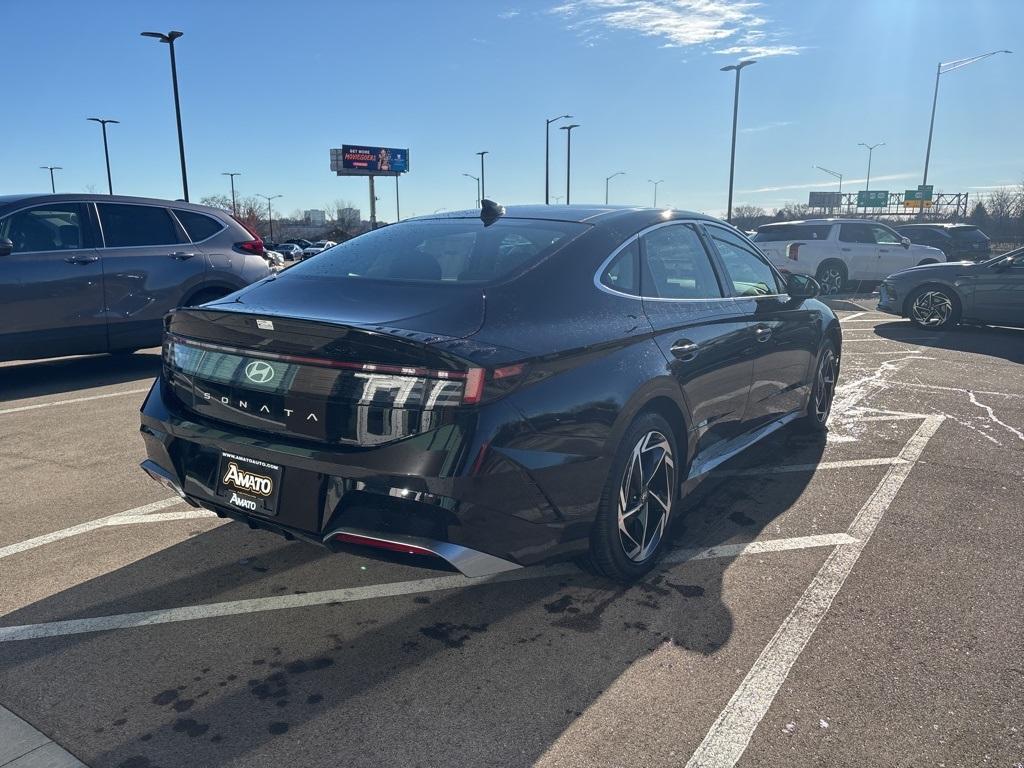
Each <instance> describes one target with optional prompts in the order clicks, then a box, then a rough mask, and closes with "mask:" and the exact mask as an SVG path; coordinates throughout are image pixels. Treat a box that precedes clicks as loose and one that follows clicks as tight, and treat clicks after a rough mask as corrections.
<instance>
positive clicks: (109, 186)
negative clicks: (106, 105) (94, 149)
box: [85, 117, 121, 195]
mask: <svg viewBox="0 0 1024 768" xmlns="http://www.w3.org/2000/svg"><path fill="white" fill-rule="evenodd" d="M85 119H86V120H91V121H92V122H94V123H99V124H100V126H101V127H102V128H103V157H104V158H105V159H106V161H107V192H108V193H109V194H111V195H112V194H114V183H113V182H112V181H111V180H110V150H109V149H107V123H120V122H121V121H120V120H109V119H106V118H102V117H87V118H85Z"/></svg>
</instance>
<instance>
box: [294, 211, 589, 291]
mask: <svg viewBox="0 0 1024 768" xmlns="http://www.w3.org/2000/svg"><path fill="white" fill-rule="evenodd" d="M587 228H588V225H586V224H579V223H575V222H564V221H538V220H528V219H500V220H498V221H496V222H494V223H492V224H490V225H489V226H485V225H484V223H483V222H482V221H481V220H480V219H444V220H425V221H410V222H406V223H403V224H393V225H391V226H389V227H384V228H382V229H378V230H376V231H374V232H368V233H367V234H365V235H361V236H360V237H357V238H354V239H352V240H349V241H348V242H346V243H342V244H341V245H336V246H334V247H333V248H331V249H330V250H329V251H325V252H324V253H323V254H322V255H321V256H318V257H317V258H316V260H315V261H311V262H308V263H304V264H303V265H301V266H300V267H298V268H297V269H295V270H292V271H293V272H298V273H301V274H304V275H307V276H324V277H348V278H362V279H370V280H419V281H430V282H438V283H477V282H491V281H493V280H497V279H500V278H503V277H505V276H507V275H509V274H511V273H513V272H515V271H518V270H520V269H522V268H524V267H527V266H530V265H532V264H535V263H537V262H539V261H541V260H542V259H544V258H545V257H547V256H549V255H550V254H552V253H554V252H555V251H556V250H558V249H559V248H560V247H562V245H564V244H565V243H567V242H569V240H571V239H573V238H574V237H576V236H577V235H579V234H580V233H582V232H584V231H585V230H586V229H587Z"/></svg>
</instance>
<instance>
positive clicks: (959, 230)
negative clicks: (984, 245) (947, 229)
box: [951, 227, 988, 243]
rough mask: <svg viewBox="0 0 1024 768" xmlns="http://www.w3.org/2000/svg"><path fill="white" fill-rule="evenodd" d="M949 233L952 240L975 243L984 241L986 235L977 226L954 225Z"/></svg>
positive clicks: (986, 238)
mask: <svg viewBox="0 0 1024 768" xmlns="http://www.w3.org/2000/svg"><path fill="white" fill-rule="evenodd" d="M951 234H952V235H953V239H954V240H963V241H965V242H970V243H976V242H985V241H987V240H988V237H987V236H986V235H985V233H984V232H982V231H981V230H980V229H978V228H977V227H954V228H953V230H952V232H951Z"/></svg>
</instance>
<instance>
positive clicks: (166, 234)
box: [96, 203, 181, 248]
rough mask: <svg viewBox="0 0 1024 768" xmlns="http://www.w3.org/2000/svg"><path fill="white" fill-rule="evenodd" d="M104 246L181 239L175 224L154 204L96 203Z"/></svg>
mask: <svg viewBox="0 0 1024 768" xmlns="http://www.w3.org/2000/svg"><path fill="white" fill-rule="evenodd" d="M96 207H97V208H98V209H99V212H100V224H101V225H102V226H103V240H104V242H105V244H106V247H107V248H129V247H133V246H135V247H138V246H145V245H173V244H176V243H179V242H181V235H180V234H179V233H178V227H177V225H176V224H175V223H174V220H173V219H172V218H171V214H170V212H169V211H168V210H167V209H166V208H160V207H158V206H155V205H123V204H118V203H98V204H97V206H96Z"/></svg>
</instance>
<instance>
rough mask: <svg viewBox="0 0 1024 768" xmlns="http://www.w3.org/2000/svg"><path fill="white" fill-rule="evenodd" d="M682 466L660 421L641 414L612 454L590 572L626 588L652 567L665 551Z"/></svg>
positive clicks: (592, 542) (593, 532)
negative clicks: (622, 584) (612, 580)
mask: <svg viewBox="0 0 1024 768" xmlns="http://www.w3.org/2000/svg"><path fill="white" fill-rule="evenodd" d="M684 465H685V461H683V460H682V457H680V455H679V451H678V448H677V443H676V436H675V434H674V433H673V431H672V427H671V426H670V425H669V423H668V422H667V421H665V419H663V418H662V417H661V416H659V415H658V414H656V413H643V414H641V415H640V416H638V417H637V418H636V419H635V420H634V421H633V423H632V424H631V425H630V426H629V429H627V430H626V434H625V435H623V437H622V442H621V443H620V444H619V447H618V450H617V451H616V452H615V457H614V459H613V460H612V464H611V468H610V469H609V472H608V478H607V480H606V481H605V485H604V490H603V491H602V493H601V500H600V502H599V503H598V508H597V517H596V519H595V520H594V526H593V528H592V530H591V535H590V562H591V565H592V567H593V568H594V570H595V571H597V572H598V573H599V574H600V575H602V576H606V577H607V578H609V579H614V580H616V581H622V582H627V583H628V582H633V581H636V580H637V579H639V578H641V577H642V576H644V575H645V574H646V573H648V572H649V571H650V570H651V569H652V568H653V567H654V564H655V563H656V562H657V559H658V556H659V555H660V554H661V553H662V552H663V551H664V549H665V547H666V543H665V541H666V539H665V536H666V534H667V532H668V527H669V524H670V523H671V521H672V512H673V510H674V508H675V507H676V506H678V498H677V497H678V495H679V487H680V484H681V482H680V478H679V470H680V469H681V468H682V466H684Z"/></svg>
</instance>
